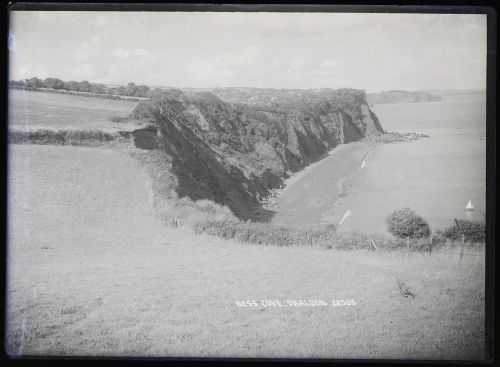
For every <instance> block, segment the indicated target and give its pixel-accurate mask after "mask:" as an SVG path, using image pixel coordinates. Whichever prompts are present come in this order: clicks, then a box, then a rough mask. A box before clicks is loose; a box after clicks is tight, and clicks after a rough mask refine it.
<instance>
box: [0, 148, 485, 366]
mask: <svg viewBox="0 0 500 367" xmlns="http://www.w3.org/2000/svg"><path fill="white" fill-rule="evenodd" d="M129 149H130V148H128V147H125V146H124V147H123V148H119V147H114V148H112V149H111V148H105V147H101V148H87V147H70V146H60V147H56V146H37V145H11V146H10V156H9V157H10V162H9V163H10V167H9V168H10V178H9V184H10V186H9V203H8V204H9V234H8V236H9V237H8V240H9V247H8V278H7V279H8V284H7V292H8V294H7V300H8V304H7V311H8V314H7V335H6V341H7V342H6V347H7V351H8V352H9V353H10V354H12V355H101V356H103V355H105V356H117V355H121V356H123V355H127V356H196V357H204V356H205V357H313V358H389V359H393V358H410V359H412V358H415V359H480V358H482V357H483V356H484V253H483V252H482V251H481V250H469V251H471V252H470V255H468V256H465V257H464V258H463V259H462V261H460V260H459V257H458V255H450V254H448V253H446V252H449V251H447V250H446V249H441V250H438V251H434V252H433V253H432V255H428V254H422V253H406V252H404V251H395V252H383V251H379V252H368V251H362V250H356V251H337V250H327V249H322V248H315V247H312V248H311V247H301V246H296V247H274V246H259V245H245V244H241V243H238V242H236V241H233V240H222V239H218V238H214V237H208V236H198V235H195V234H193V233H192V232H190V231H189V230H186V229H171V228H168V227H166V226H165V225H164V224H163V223H161V221H160V219H159V218H157V217H155V216H154V210H153V209H152V206H151V204H152V202H151V201H152V193H151V184H150V182H149V181H148V178H147V174H146V173H145V172H143V171H142V170H141V169H139V167H138V163H137V161H135V160H133V159H131V156H130V153H131V152H130V151H129ZM96 162H99V164H96ZM472 255H474V256H472ZM405 295H406V297H405ZM311 299H313V300H317V299H321V300H324V301H325V302H327V303H328V304H330V303H331V301H332V300H354V301H355V303H356V305H354V306H333V305H330V306H324V307H320V306H317V307H293V306H291V307H264V306H263V305H262V303H261V301H262V300H280V301H281V302H282V303H283V304H286V301H287V300H296V301H298V300H311ZM235 301H256V303H257V306H255V307H254V306H252V307H238V306H237V304H236V303H235Z"/></svg>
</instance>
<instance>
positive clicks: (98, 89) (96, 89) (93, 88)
mask: <svg viewBox="0 0 500 367" xmlns="http://www.w3.org/2000/svg"><path fill="white" fill-rule="evenodd" d="M90 92H91V93H95V94H103V93H104V85H102V84H97V83H92V84H90Z"/></svg>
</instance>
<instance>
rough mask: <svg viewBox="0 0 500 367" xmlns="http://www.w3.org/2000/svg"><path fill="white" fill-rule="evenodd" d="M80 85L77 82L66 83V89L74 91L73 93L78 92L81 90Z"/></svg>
mask: <svg viewBox="0 0 500 367" xmlns="http://www.w3.org/2000/svg"><path fill="white" fill-rule="evenodd" d="M79 87H80V83H78V82H75V81H74V80H70V81H69V82H64V89H66V90H69V91H72V92H78V91H79V90H80V89H79Z"/></svg>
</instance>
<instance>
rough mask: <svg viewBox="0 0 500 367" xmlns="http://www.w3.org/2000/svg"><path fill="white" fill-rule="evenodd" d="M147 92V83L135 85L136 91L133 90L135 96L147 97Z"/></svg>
mask: <svg viewBox="0 0 500 367" xmlns="http://www.w3.org/2000/svg"><path fill="white" fill-rule="evenodd" d="M148 94H149V87H148V86H147V85H139V86H138V87H137V91H136V92H135V96H137V97H147V96H148Z"/></svg>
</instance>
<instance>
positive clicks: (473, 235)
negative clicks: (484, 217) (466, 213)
mask: <svg viewBox="0 0 500 367" xmlns="http://www.w3.org/2000/svg"><path fill="white" fill-rule="evenodd" d="M485 231H486V229H485V224H484V223H482V222H478V221H471V220H467V219H457V220H456V222H455V225H453V226H450V227H447V228H445V229H444V230H443V231H442V234H443V236H444V237H445V238H448V239H450V240H453V241H458V240H461V239H462V233H463V234H464V236H465V240H466V241H469V242H483V241H484V240H485Z"/></svg>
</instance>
